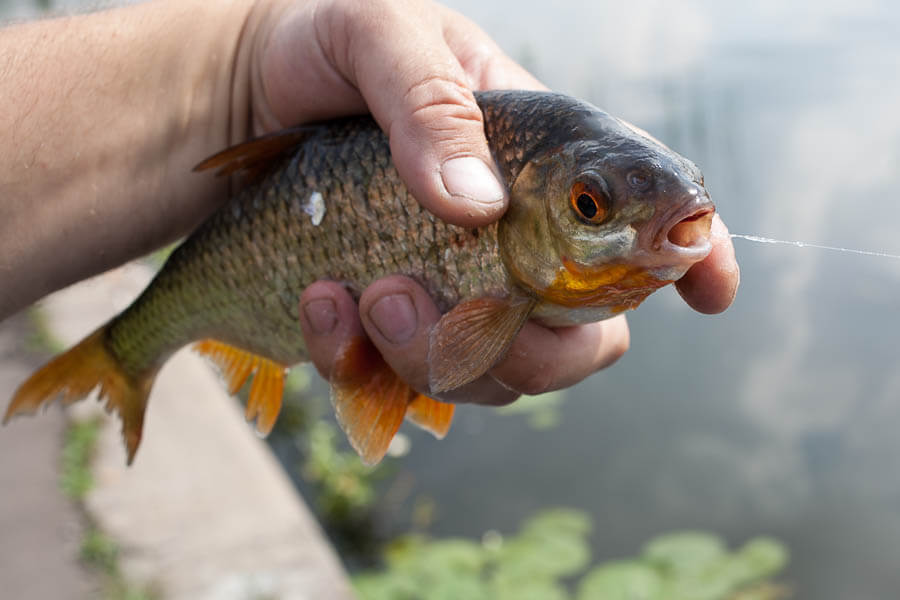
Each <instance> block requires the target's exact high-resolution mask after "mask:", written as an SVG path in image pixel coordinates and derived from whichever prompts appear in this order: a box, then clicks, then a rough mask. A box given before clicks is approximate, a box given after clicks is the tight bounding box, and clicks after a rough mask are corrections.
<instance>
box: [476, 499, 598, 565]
mask: <svg viewBox="0 0 900 600" xmlns="http://www.w3.org/2000/svg"><path fill="white" fill-rule="evenodd" d="M590 529H591V522H590V518H589V517H588V516H587V515H586V514H585V513H583V512H581V511H576V510H569V509H552V510H546V511H543V512H541V513H540V514H539V515H538V516H536V517H534V518H532V519H529V520H528V521H527V522H526V523H525V524H524V526H523V527H522V532H521V533H520V534H519V535H518V536H516V537H515V538H513V539H511V540H509V541H508V542H505V543H504V544H503V546H502V547H501V548H500V551H499V552H497V553H495V555H494V556H495V557H496V572H495V579H497V580H499V581H501V582H502V581H503V580H517V579H542V578H543V579H553V578H557V577H565V576H568V575H573V574H575V573H577V572H579V571H581V570H582V569H584V568H585V567H586V566H587V565H588V563H589V562H590V558H591V550H590V546H589V545H588V543H587V534H588V533H589V532H590Z"/></svg>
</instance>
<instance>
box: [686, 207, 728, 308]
mask: <svg viewBox="0 0 900 600" xmlns="http://www.w3.org/2000/svg"><path fill="white" fill-rule="evenodd" d="M710 241H711V242H712V245H713V248H712V252H710V253H709V256H707V257H706V258H705V259H704V260H703V261H702V262H699V263H697V264H696V265H694V266H693V267H691V269H690V270H689V271H688V272H687V273H686V274H685V276H684V277H682V278H681V279H679V280H678V281H676V282H675V287H676V289H677V290H678V293H679V294H681V297H682V298H684V301H685V302H687V303H688V304H689V305H690V306H691V308H693V309H694V310H696V311H698V312H701V313H706V314H715V313H720V312H722V311H723V310H725V309H726V308H728V307H729V306H730V305H731V303H732V301H734V297H735V295H736V294H737V289H738V285H739V284H740V281H741V271H740V268H739V267H738V264H737V260H736V259H735V256H734V246H733V245H732V243H731V237H730V236H729V235H728V228H727V227H725V223H723V222H722V219H720V218H719V215H715V216H714V217H713V222H712V227H711V229H710Z"/></svg>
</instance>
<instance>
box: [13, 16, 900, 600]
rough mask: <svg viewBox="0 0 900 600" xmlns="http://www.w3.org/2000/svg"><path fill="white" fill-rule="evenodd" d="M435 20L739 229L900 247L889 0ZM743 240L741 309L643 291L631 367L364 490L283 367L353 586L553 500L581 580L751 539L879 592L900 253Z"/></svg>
mask: <svg viewBox="0 0 900 600" xmlns="http://www.w3.org/2000/svg"><path fill="white" fill-rule="evenodd" d="M51 4H52V6H53V7H57V6H60V5H61V4H62V3H59V4H56V3H51ZM74 4H76V3H72V2H67V3H65V5H66V6H72V5H74ZM447 4H448V5H450V6H451V7H453V8H455V9H457V10H459V11H460V12H462V13H464V14H466V15H468V16H469V17H470V18H472V19H473V20H474V21H476V22H477V23H479V24H480V25H481V26H482V27H483V28H484V29H485V30H487V31H488V32H489V33H490V34H491V35H492V36H493V37H494V38H495V39H496V40H497V41H498V42H499V44H500V45H501V46H502V47H503V48H504V49H505V50H506V51H507V52H508V53H509V54H511V55H512V56H513V57H515V58H517V59H518V60H520V61H521V62H522V63H523V64H525V66H527V67H528V68H530V69H531V70H532V71H533V72H534V73H535V74H536V75H537V76H538V77H539V78H540V79H542V80H543V81H544V82H545V83H546V84H547V85H548V86H550V87H551V88H553V89H556V90H558V91H562V92H566V93H569V94H572V95H575V96H579V97H582V98H584V99H587V100H589V101H591V102H593V103H595V104H597V105H598V106H600V107H602V108H604V109H605V110H607V111H608V112H610V113H612V114H614V115H617V116H620V117H622V118H624V119H626V120H628V121H631V122H633V123H635V124H637V125H638V126H640V127H642V128H644V129H646V130H648V131H649V132H650V133H652V134H653V135H655V136H656V137H658V138H659V139H661V140H662V141H663V142H665V143H666V144H668V145H669V146H671V147H672V148H673V149H675V150H676V151H678V152H680V153H681V154H684V155H685V156H687V157H689V158H691V159H693V160H694V161H695V162H696V163H697V164H698V165H700V167H701V168H702V170H703V172H704V174H705V179H706V183H707V187H708V189H709V191H710V193H711V195H712V197H713V200H714V201H715V202H716V204H717V206H718V210H719V212H720V213H721V214H722V216H723V218H724V219H725V221H726V223H727V224H728V226H729V227H730V228H731V230H732V232H735V233H744V234H755V235H761V236H770V237H774V238H779V239H785V240H801V241H805V242H813V243H819V244H828V245H834V246H845V247H852V248H860V249H866V250H878V251H883V252H887V253H892V254H900V235H898V234H900V202H898V200H900V194H898V191H897V190H898V185H900V109H898V106H900V78H898V77H897V76H896V75H897V73H900V5H898V4H896V3H893V2H889V1H887V0H882V1H878V0H871V1H854V2H849V1H839V0H834V1H829V0H816V1H815V2H813V1H807V0H796V1H793V2H782V1H775V0H762V1H758V2H754V3H744V2H722V1H720V0H682V1H680V2H677V3H676V2H663V1H661V0H660V1H655V2H650V1H646V2H633V3H621V2H612V1H602V0H597V1H594V2H590V3H587V2H574V1H560V2H556V3H553V7H552V8H550V7H549V4H548V3H547V2H535V1H531V0H516V1H515V2H511V1H494V2H483V1H477V2H476V1H469V0H454V1H451V2H447ZM46 5H47V2H45V3H44V6H46ZM38 8H40V6H37V7H36V6H35V5H33V4H29V3H25V2H18V1H17V0H0V10H5V14H6V16H15V17H23V16H27V15H29V14H34V13H35V11H36V10H37V9H38ZM735 246H736V249H737V254H738V259H739V262H740V264H741V268H742V284H741V288H740V292H739V294H738V296H737V299H736V301H735V303H734V305H733V307H732V308H731V309H729V310H728V311H727V312H726V313H724V314H723V315H719V316H713V317H710V316H703V315H699V314H696V313H693V312H692V311H691V310H690V309H689V308H688V307H687V306H686V305H685V304H684V302H683V301H681V299H680V298H679V297H678V296H677V294H676V293H675V291H674V290H673V289H665V290H663V291H661V292H658V293H657V294H654V295H653V296H651V297H650V299H649V300H647V301H646V302H645V303H644V305H643V306H642V307H641V308H640V309H638V310H637V311H636V312H634V313H632V314H631V315H630V317H629V318H630V324H631V328H632V349H631V351H630V352H629V353H628V354H627V356H625V357H624V358H623V359H622V360H621V361H620V362H619V363H618V364H617V365H616V366H615V367H613V368H611V369H609V370H607V371H605V372H603V373H600V374H598V375H596V376H594V377H592V378H590V379H589V380H588V381H586V382H584V383H582V384H581V385H578V386H576V387H574V388H572V389H570V390H567V391H566V392H565V393H563V394H556V395H553V396H551V397H539V398H536V399H526V400H524V401H523V402H522V403H521V404H520V405H515V406H514V407H511V408H508V409H504V410H496V411H495V410H491V409H485V408H477V407H466V406H463V407H460V408H459V410H458V412H457V418H456V422H455V423H454V426H453V429H452V430H451V433H450V435H449V436H448V437H447V439H445V440H443V441H442V442H436V441H434V440H433V439H431V438H430V437H429V436H427V435H426V434H423V433H421V432H419V431H417V430H414V429H413V428H409V427H404V429H403V434H404V435H403V437H402V438H401V442H400V443H399V444H396V445H395V447H394V449H393V453H394V454H395V455H396V457H395V458H392V459H389V460H388V461H387V464H386V466H385V467H383V468H381V469H379V470H378V471H377V472H376V473H374V474H372V473H371V472H369V471H367V470H362V469H359V468H358V467H355V466H353V464H347V463H346V461H344V462H342V461H343V458H342V457H343V456H344V454H345V453H346V447H345V446H344V445H343V439H342V436H340V435H335V434H334V430H333V426H332V425H329V420H328V407H327V400H324V399H323V398H325V395H324V387H323V386H322V384H321V382H319V381H317V380H315V378H314V377H311V376H310V375H309V373H308V372H306V371H303V370H298V371H297V374H296V375H294V377H293V379H292V388H293V390H294V393H295V397H294V398H295V400H294V402H292V403H291V404H290V406H289V407H288V413H287V414H286V416H285V418H283V419H282V422H281V423H280V424H279V428H278V431H277V432H276V435H274V436H273V437H272V439H271V443H272V445H273V447H274V449H275V450H276V452H277V454H278V455H279V457H280V458H281V460H282V462H283V464H284V465H285V468H286V469H287V470H288V472H289V473H291V475H292V477H293V478H294V479H295V481H296V482H297V485H298V487H299V489H300V490H301V491H302V492H303V493H304V495H305V497H306V498H307V499H308V500H309V501H310V502H311V503H312V504H313V505H314V506H316V507H317V508H318V510H319V511H320V513H321V514H322V516H323V519H324V520H325V521H324V522H325V524H326V528H327V529H328V532H329V534H330V535H331V536H332V539H333V540H334V541H335V543H336V545H337V547H338V548H339V550H340V551H341V556H342V558H343V559H344V560H345V562H346V564H348V565H349V566H350V568H351V569H353V570H354V571H355V570H357V569H367V568H371V567H374V566H378V565H381V564H382V560H381V558H380V557H381V552H382V551H383V548H384V544H385V543H386V542H388V541H390V540H397V539H398V538H402V537H403V536H406V535H407V534H409V533H410V532H416V533H418V534H420V535H426V536H428V539H432V540H436V539H441V538H445V537H451V536H452V537H462V538H467V539H471V540H481V541H482V542H483V543H482V546H485V544H487V546H490V545H491V540H494V539H502V537H503V535H508V534H514V533H515V532H516V531H517V530H518V529H519V527H520V525H521V524H522V523H523V522H524V521H526V519H528V518H531V517H534V516H535V515H539V514H541V513H542V511H545V510H547V509H548V508H551V507H567V508H569V509H574V511H575V512H574V513H572V514H577V515H580V516H579V517H578V518H579V519H582V521H581V522H585V523H589V524H590V526H591V527H590V528H589V527H587V526H586V527H585V528H584V532H585V533H584V535H585V536H588V537H586V538H585V540H587V542H588V543H589V545H590V550H591V554H592V559H591V560H592V561H593V562H595V563H599V562H603V561H609V560H611V559H614V558H617V557H624V556H631V555H635V554H636V553H639V552H641V548H642V545H643V544H644V543H645V542H647V540H650V539H652V538H654V537H655V536H657V535H659V534H661V533H663V532H667V531H673V530H685V529H688V530H702V531H707V532H712V533H714V534H716V535H718V536H721V538H722V539H723V540H724V541H725V542H727V544H728V545H729V546H731V547H738V546H740V545H741V544H743V543H744V542H745V541H747V540H749V539H751V538H754V537H756V536H760V535H764V536H771V537H772V538H774V539H777V540H780V542H781V543H783V544H784V546H785V547H786V548H787V549H788V550H789V551H790V557H791V558H790V563H789V565H788V566H787V568H786V569H785V570H784V571H783V572H782V573H781V574H780V575H779V580H780V581H782V582H785V583H786V584H787V585H788V586H789V587H790V588H791V589H792V590H793V593H794V595H795V596H796V597H800V598H818V599H820V600H839V599H840V600H842V599H845V598H854V599H867V598H872V599H876V598H886V597H892V596H894V595H896V590H897V589H900V568H898V558H897V557H898V556H900V477H898V475H897V469H896V466H895V465H896V455H897V453H898V451H900V436H898V435H897V434H896V431H897V429H898V427H900V352H898V350H897V340H898V337H900V336H898V334H900V318H898V314H900V260H895V259H889V258H876V257H864V256H856V255H851V254H842V253H834V252H827V251H821V250H815V249H809V248H796V247H789V246H774V245H760V244H752V243H750V242H747V241H743V240H735ZM335 473H338V474H339V475H338V476H335V475H334V474H335ZM588 530H590V534H588V533H587V531H588ZM486 532H487V533H486ZM497 536H499V537H497ZM373 593H374V592H373ZM371 597H375V596H374V595H373V596H371ZM598 597H599V596H598ZM773 597H774V596H773Z"/></svg>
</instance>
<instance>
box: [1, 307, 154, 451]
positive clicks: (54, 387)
mask: <svg viewBox="0 0 900 600" xmlns="http://www.w3.org/2000/svg"><path fill="white" fill-rule="evenodd" d="M108 329H109V323H107V324H106V325H104V326H103V327H101V328H100V329H98V330H97V331H95V332H94V333H92V334H91V335H89V336H88V337H86V338H85V339H84V340H82V341H81V342H79V343H78V344H77V345H76V346H74V347H72V348H71V349H69V350H68V351H66V352H64V353H63V354H61V355H59V356H57V357H56V358H54V359H53V360H51V361H50V362H49V363H47V364H46V365H44V366H43V367H41V368H40V369H38V370H37V371H36V372H35V373H33V374H32V375H31V377H29V378H28V380H27V381H25V383H23V384H22V385H21V386H19V389H18V390H16V393H15V395H14V396H13V399H12V402H11V403H10V404H9V407H8V408H7V409H6V414H5V415H4V417H3V423H4V424H6V423H7V422H9V420H10V419H11V418H13V417H15V416H18V415H24V414H34V413H35V412H37V410H38V409H39V408H41V407H46V406H48V405H49V404H50V403H52V402H53V401H54V400H56V399H57V398H59V397H61V399H62V402H63V404H64V405H68V404H72V403H73V402H77V401H78V400H81V399H83V398H85V397H86V396H87V395H88V394H89V393H90V392H91V391H92V390H93V389H94V388H97V387H99V388H100V392H99V399H100V400H105V401H106V411H107V412H112V411H113V410H115V411H116V412H117V413H118V414H119V417H120V418H121V419H122V436H123V438H124V441H125V447H126V450H127V452H128V464H131V462H132V461H133V460H134V455H135V452H137V449H138V446H139V445H140V443H141V431H142V429H143V424H144V410H145V408H146V407H147V397H148V396H149V395H150V388H151V387H152V385H153V380H154V379H155V378H156V373H157V369H150V370H149V372H146V373H143V374H141V375H140V376H137V377H135V376H132V375H130V374H128V373H127V372H126V370H125V368H124V366H123V365H122V363H121V361H119V360H118V358H117V357H116V356H115V355H114V354H113V353H112V352H111V351H110V350H109V348H108V346H107V344H106V337H107V332H108Z"/></svg>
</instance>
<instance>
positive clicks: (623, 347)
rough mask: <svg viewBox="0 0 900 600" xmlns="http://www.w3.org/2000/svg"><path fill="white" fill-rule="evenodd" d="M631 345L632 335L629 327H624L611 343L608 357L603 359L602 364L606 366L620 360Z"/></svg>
mask: <svg viewBox="0 0 900 600" xmlns="http://www.w3.org/2000/svg"><path fill="white" fill-rule="evenodd" d="M630 347H631V336H630V335H629V333H628V329H624V330H623V331H622V332H621V333H620V334H619V335H618V336H617V337H616V338H615V339H614V340H613V342H612V343H611V344H610V346H609V348H608V350H607V358H606V360H605V361H603V365H602V366H603V367H606V366H609V365H611V364H612V363H614V362H616V361H618V360H619V359H620V358H622V357H623V356H624V355H625V353H626V352H628V349H629V348H630Z"/></svg>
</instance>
